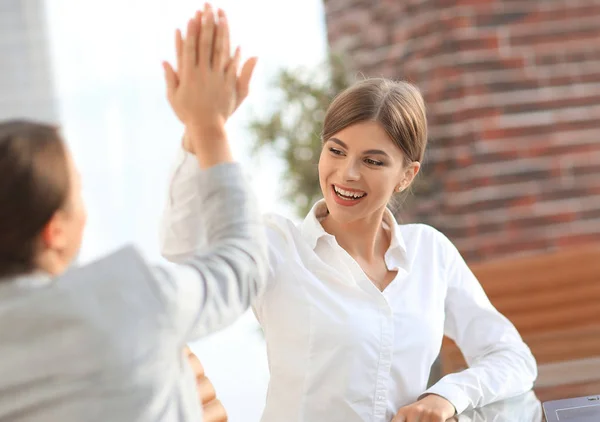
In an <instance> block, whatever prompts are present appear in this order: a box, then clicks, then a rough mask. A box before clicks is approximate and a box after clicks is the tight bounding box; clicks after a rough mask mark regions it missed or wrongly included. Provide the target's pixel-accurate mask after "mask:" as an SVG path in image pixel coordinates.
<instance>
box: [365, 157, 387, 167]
mask: <svg viewBox="0 0 600 422" xmlns="http://www.w3.org/2000/svg"><path fill="white" fill-rule="evenodd" d="M365 163H367V164H370V165H372V166H382V165H383V163H382V162H381V161H377V160H371V159H370V158H367V159H366V160H365Z"/></svg>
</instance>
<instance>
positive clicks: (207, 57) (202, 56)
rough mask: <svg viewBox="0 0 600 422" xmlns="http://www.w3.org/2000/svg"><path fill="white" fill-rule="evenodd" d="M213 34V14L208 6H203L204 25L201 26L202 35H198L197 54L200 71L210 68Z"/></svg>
mask: <svg viewBox="0 0 600 422" xmlns="http://www.w3.org/2000/svg"><path fill="white" fill-rule="evenodd" d="M214 32H215V18H214V13H213V11H212V7H211V6H210V4H206V5H205V6H204V23H203V24H202V33H201V34H200V46H199V48H200V51H199V53H198V56H199V59H198V65H199V66H200V67H201V68H202V69H208V68H210V66H211V59H212V50H213V40H214V36H215V34H214Z"/></svg>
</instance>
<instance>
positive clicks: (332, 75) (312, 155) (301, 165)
mask: <svg viewBox="0 0 600 422" xmlns="http://www.w3.org/2000/svg"><path fill="white" fill-rule="evenodd" d="M349 85H350V78H349V77H348V72H347V69H346V67H345V65H344V62H343V60H342V59H341V58H340V57H339V56H334V55H332V56H329V57H328V58H327V60H326V61H325V62H324V63H322V65H320V66H318V67H317V68H315V69H309V70H307V69H294V70H281V71H280V72H279V74H278V75H277V77H276V79H275V81H274V84H273V90H274V92H273V97H274V98H276V101H275V102H274V104H273V108H272V112H271V113H270V114H269V115H267V116H266V117H262V118H259V117H255V118H254V119H253V120H252V121H250V123H249V130H250V133H251V135H252V138H253V139H252V142H253V145H252V150H253V152H254V153H257V152H258V151H260V150H262V149H263V148H270V149H271V150H272V151H274V152H275V154H276V155H277V156H278V157H279V158H281V159H283V160H284V162H285V168H286V169H285V172H284V175H283V177H284V180H283V181H284V183H285V189H284V191H285V192H287V193H286V194H285V198H284V199H285V200H287V201H288V202H289V203H290V204H291V205H292V207H293V209H294V210H295V212H296V213H297V215H298V216H299V217H304V216H305V215H306V214H307V213H308V211H309V210H310V208H311V206H312V204H313V203H314V202H315V201H317V200H318V199H320V198H321V189H320V187H319V176H318V173H317V163H318V159H319V154H320V152H321V137H320V134H321V130H322V124H323V119H324V117H325V112H326V111H327V107H328V106H329V104H330V103H331V101H332V100H333V98H334V97H335V95H336V94H337V93H339V92H340V91H342V90H343V89H345V88H346V87H348V86H349Z"/></svg>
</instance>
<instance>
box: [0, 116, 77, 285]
mask: <svg viewBox="0 0 600 422" xmlns="http://www.w3.org/2000/svg"><path fill="white" fill-rule="evenodd" d="M68 195H69V171H68V166H67V155H66V149H65V145H64V143H63V141H62V138H61V136H60V134H59V133H58V129H57V128H56V127H54V126H51V125H46V124H40V123H35V122H31V121H25V120H11V121H5V122H0V277H6V276H12V275H16V274H22V273H28V272H31V271H33V270H35V269H36V262H35V260H36V256H37V254H38V252H39V249H40V247H41V239H40V234H41V232H42V230H43V228H44V226H45V225H46V224H47V223H48V221H49V220H50V219H51V218H52V216H53V215H54V214H55V213H56V211H58V210H59V209H60V208H61V207H62V206H63V205H64V204H65V202H66V200H67V198H68Z"/></svg>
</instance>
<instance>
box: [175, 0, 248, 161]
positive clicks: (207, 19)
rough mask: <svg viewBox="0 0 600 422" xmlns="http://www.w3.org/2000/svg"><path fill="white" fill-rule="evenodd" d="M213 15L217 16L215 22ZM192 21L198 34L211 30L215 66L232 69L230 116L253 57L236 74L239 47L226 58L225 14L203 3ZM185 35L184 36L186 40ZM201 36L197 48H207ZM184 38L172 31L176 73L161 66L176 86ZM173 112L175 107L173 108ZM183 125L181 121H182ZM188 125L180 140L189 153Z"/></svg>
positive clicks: (241, 95) (244, 93) (240, 96)
mask: <svg viewBox="0 0 600 422" xmlns="http://www.w3.org/2000/svg"><path fill="white" fill-rule="evenodd" d="M215 18H218V20H217V21H215ZM193 20H194V21H195V24H196V25H197V26H198V27H199V28H200V30H201V34H204V33H205V32H208V31H211V28H212V31H214V33H213V38H212V40H213V45H212V56H211V59H212V60H213V63H216V65H217V68H221V69H223V71H224V72H225V73H227V74H229V73H230V72H232V71H235V84H234V85H235V89H234V100H233V102H232V103H231V104H230V109H229V114H228V116H227V117H229V115H231V114H232V113H233V112H234V111H235V110H236V109H237V108H238V107H239V106H240V105H241V104H242V102H243V101H244V99H245V98H246V97H247V96H248V91H249V86H250V80H251V78H252V74H253V72H254V68H255V66H256V62H257V60H258V59H257V58H256V57H251V58H249V59H248V60H246V61H245V62H244V64H243V66H242V70H241V72H240V73H239V75H238V74H237V71H238V66H239V59H240V51H239V48H237V49H236V51H235V54H234V56H233V57H230V47H229V46H230V36H229V25H228V21H227V16H226V14H225V12H224V11H223V10H220V9H219V10H218V11H217V14H216V16H215V14H214V13H213V12H212V8H211V7H210V5H205V8H204V12H197V13H196V16H195V17H194V19H193ZM187 38H189V37H186V39H187ZM201 38H202V39H203V40H204V41H205V43H206V44H204V45H200V48H201V49H203V48H206V49H209V48H211V47H209V45H208V38H209V37H204V36H203V35H201ZM185 45H186V43H185V41H184V40H183V38H182V36H181V32H180V31H177V32H176V34H175V50H176V57H177V72H175V71H173V69H172V67H171V66H169V67H168V68H166V69H165V71H166V72H167V75H168V76H169V77H170V78H172V80H173V81H174V83H175V84H176V85H177V84H178V83H179V81H180V80H181V78H182V77H183V68H184V63H183V62H184V60H183V56H184V50H185ZM175 112H176V114H178V113H177V110H175ZM178 117H179V118H180V120H181V121H182V122H184V120H183V119H184V117H183V116H180V115H179V114H178ZM184 124H185V122H184ZM187 130H188V128H186V135H185V136H184V140H183V147H184V148H185V149H186V150H187V151H188V152H191V153H194V149H193V145H192V143H191V142H190V136H189V134H188V133H187Z"/></svg>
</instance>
